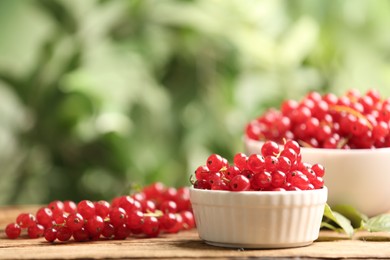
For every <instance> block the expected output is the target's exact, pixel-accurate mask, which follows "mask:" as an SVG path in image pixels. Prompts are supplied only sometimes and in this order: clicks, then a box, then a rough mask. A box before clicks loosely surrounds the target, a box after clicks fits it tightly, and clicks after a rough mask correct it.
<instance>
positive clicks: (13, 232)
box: [5, 223, 22, 239]
mask: <svg viewBox="0 0 390 260" xmlns="http://www.w3.org/2000/svg"><path fill="white" fill-rule="evenodd" d="M21 232H22V229H21V228H20V226H19V225H18V224H16V223H10V224H8V225H7V226H6V227H5V234H6V235H7V237H8V238H10V239H15V238H18V237H19V235H20V233H21Z"/></svg>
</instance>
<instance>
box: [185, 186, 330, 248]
mask: <svg viewBox="0 0 390 260" xmlns="http://www.w3.org/2000/svg"><path fill="white" fill-rule="evenodd" d="M190 198H191V203H192V208H193V212H194V216H195V222H196V226H197V229H198V233H199V237H200V238H201V239H202V240H204V241H205V242H206V243H208V244H211V245H215V246H223V247H234V248H287V247H299V246H305V245H309V244H311V243H312V242H313V241H314V240H316V239H317V238H318V235H319V230H320V225H321V220H322V216H323V213H324V206H325V203H326V199H327V188H326V187H324V188H323V189H320V190H310V191H268V192H267V191H264V192H263V191H261V192H257V191H243V192H232V191H214V190H200V189H194V188H191V189H190Z"/></svg>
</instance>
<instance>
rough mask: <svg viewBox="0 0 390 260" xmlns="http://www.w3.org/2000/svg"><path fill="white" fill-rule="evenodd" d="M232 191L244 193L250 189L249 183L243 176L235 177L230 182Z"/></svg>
mask: <svg viewBox="0 0 390 260" xmlns="http://www.w3.org/2000/svg"><path fill="white" fill-rule="evenodd" d="M230 188H231V190H232V191H246V190H249V188H250V181H249V179H248V178H247V177H245V176H243V175H237V176H235V177H234V178H233V179H231V181H230Z"/></svg>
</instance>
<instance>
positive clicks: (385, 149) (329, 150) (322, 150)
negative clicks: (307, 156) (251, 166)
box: [245, 137, 390, 154]
mask: <svg viewBox="0 0 390 260" xmlns="http://www.w3.org/2000/svg"><path fill="white" fill-rule="evenodd" d="M245 142H252V143H257V144H262V143H264V142H265V141H260V140H255V139H251V138H249V137H245ZM302 150H304V151H307V152H312V153H343V154H345V153H349V154H365V153H367V152H369V153H382V152H390V147H381V148H363V149H337V148H334V149H332V148H314V147H301V152H302Z"/></svg>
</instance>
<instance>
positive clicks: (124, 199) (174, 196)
mask: <svg viewBox="0 0 390 260" xmlns="http://www.w3.org/2000/svg"><path fill="white" fill-rule="evenodd" d="M194 227H195V221H194V216H193V213H192V209H191V203H190V198H189V190H188V188H187V187H182V188H178V189H176V188H173V187H166V186H164V185H163V184H162V183H158V182H157V183H153V184H151V185H149V186H146V187H144V188H143V189H142V190H141V191H139V192H137V193H134V194H132V195H126V196H120V197H116V198H114V199H113V200H112V201H111V203H109V202H107V201H104V200H101V201H95V202H92V201H89V200H83V201H80V202H79V203H78V204H76V203H75V202H73V201H63V202H62V201H58V200H56V201H53V202H51V203H49V204H48V205H47V206H44V207H41V208H39V209H38V211H37V212H36V214H35V215H34V214H31V213H21V214H19V215H18V216H17V218H16V220H15V223H10V224H8V225H7V226H6V228H5V233H6V235H7V237H8V238H10V239H16V238H18V237H20V236H21V234H23V232H24V231H26V232H25V233H26V235H27V237H29V238H38V237H42V236H43V237H44V238H45V239H46V240H47V241H49V242H54V241H62V242H65V241H69V240H71V239H72V238H73V239H74V241H77V242H83V241H93V240H98V239H126V238H127V237H129V236H133V237H140V236H141V237H142V236H146V237H156V236H158V235H159V234H161V233H177V232H179V231H180V230H185V229H191V228H194Z"/></svg>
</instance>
